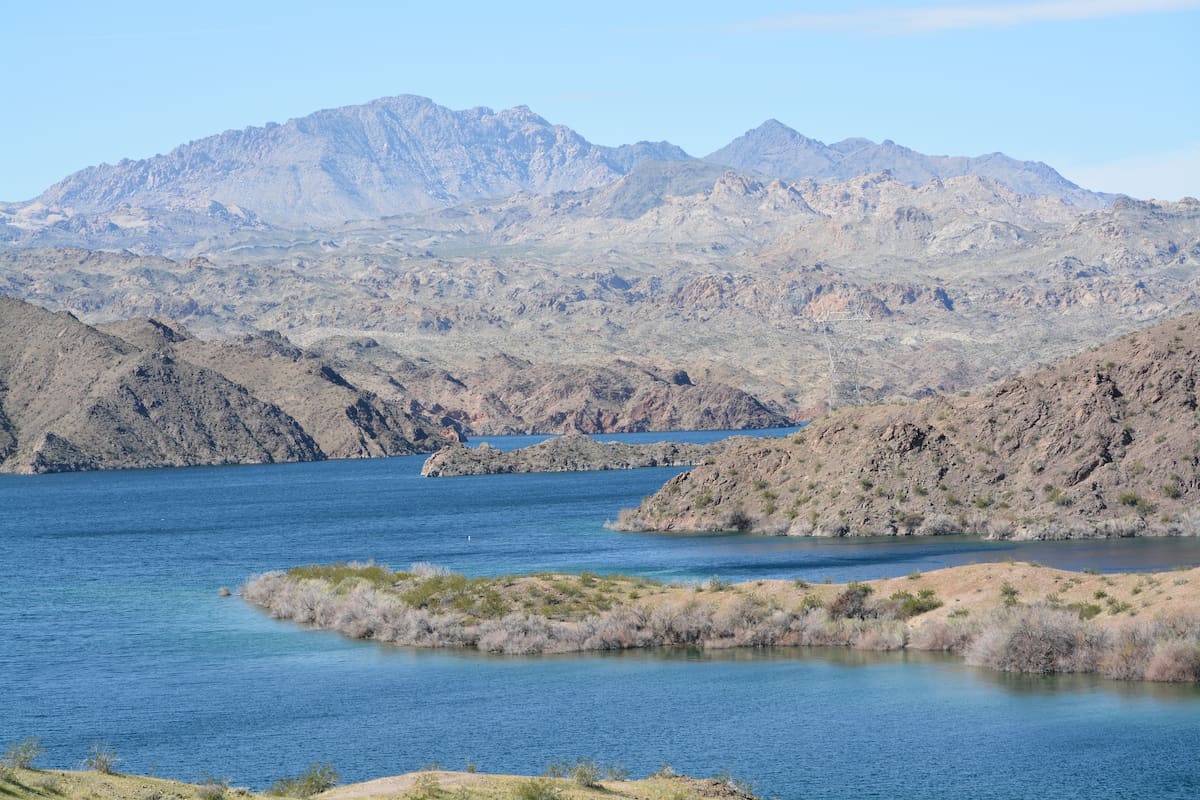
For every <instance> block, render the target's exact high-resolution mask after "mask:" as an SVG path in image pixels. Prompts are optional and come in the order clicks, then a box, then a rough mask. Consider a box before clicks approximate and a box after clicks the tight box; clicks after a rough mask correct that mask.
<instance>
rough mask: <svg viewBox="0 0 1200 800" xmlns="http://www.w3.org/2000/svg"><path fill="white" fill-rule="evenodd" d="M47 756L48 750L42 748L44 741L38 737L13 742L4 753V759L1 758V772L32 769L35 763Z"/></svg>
mask: <svg viewBox="0 0 1200 800" xmlns="http://www.w3.org/2000/svg"><path fill="white" fill-rule="evenodd" d="M45 754H46V748H44V747H42V740H41V739H39V738H38V737H36V736H31V737H29V738H28V739H22V740H21V741H19V742H13V743H12V744H10V745H9V746H8V748H7V749H6V750H5V751H4V757H3V758H0V770H3V769H8V770H13V769H32V768H33V764H34V762H35V761H37V760H38V759H39V758H41V757H42V756H44V755H45Z"/></svg>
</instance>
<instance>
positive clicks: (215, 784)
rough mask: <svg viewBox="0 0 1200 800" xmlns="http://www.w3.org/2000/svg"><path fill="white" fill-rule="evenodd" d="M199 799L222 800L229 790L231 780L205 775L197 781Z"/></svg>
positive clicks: (197, 796)
mask: <svg viewBox="0 0 1200 800" xmlns="http://www.w3.org/2000/svg"><path fill="white" fill-rule="evenodd" d="M196 784H197V785H196V798H197V800H221V799H222V798H223V797H225V792H227V791H228V790H229V781H228V779H225V778H215V777H213V776H212V775H204V776H203V777H201V778H200V780H198V781H196Z"/></svg>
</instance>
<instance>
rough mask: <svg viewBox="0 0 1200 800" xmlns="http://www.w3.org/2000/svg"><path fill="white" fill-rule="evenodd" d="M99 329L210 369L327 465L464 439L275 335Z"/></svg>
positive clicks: (447, 422)
mask: <svg viewBox="0 0 1200 800" xmlns="http://www.w3.org/2000/svg"><path fill="white" fill-rule="evenodd" d="M102 328H103V330H105V331H108V332H110V333H114V334H116V335H118V336H120V337H121V338H123V339H125V340H126V341H129V342H133V343H135V344H137V345H138V346H139V347H141V348H143V349H144V350H147V351H152V352H158V353H164V354H166V355H168V356H170V357H172V358H176V359H183V360H186V361H188V362H189V363H192V364H196V365H199V366H203V367H206V368H208V369H211V370H213V371H216V372H220V373H221V374H223V375H224V376H225V377H227V378H229V379H230V380H232V381H234V382H235V383H237V384H239V385H241V386H245V387H246V388H247V389H249V390H250V392H251V393H253V394H254V396H255V397H257V398H259V399H260V400H263V401H265V402H268V403H271V404H272V405H275V406H278V407H279V408H281V409H283V410H284V411H285V412H286V413H287V414H288V415H289V416H291V417H292V418H293V419H295V420H296V421H297V422H298V423H300V425H301V427H303V428H304V430H305V431H307V432H308V434H309V435H310V436H312V438H313V439H314V440H315V441H316V442H317V444H318V445H320V447H321V450H322V452H324V453H325V455H326V456H328V457H329V458H375V457H380V456H396V455H408V454H411V453H422V452H429V451H430V450H434V449H437V448H439V447H442V446H444V445H445V444H447V443H448V442H457V441H459V439H460V434H459V431H458V425H457V423H456V422H454V421H453V420H451V419H449V418H446V417H443V416H440V415H436V414H434V415H429V414H426V413H425V412H424V409H423V408H422V407H421V405H420V404H419V403H416V402H414V401H412V400H411V399H406V398H404V397H396V398H393V399H384V398H381V397H379V396H378V395H376V394H374V393H373V392H369V391H364V390H362V389H360V388H358V387H357V386H355V385H353V384H352V383H350V382H349V381H347V380H346V378H345V377H343V376H342V375H341V374H339V373H338V371H337V370H336V369H335V368H334V367H333V366H332V365H330V364H329V363H328V362H326V361H324V360H322V359H320V358H319V357H317V355H316V354H314V353H311V352H307V351H305V350H302V349H301V348H299V347H296V346H295V345H293V344H292V343H291V342H289V341H288V340H287V339H285V338H284V337H282V336H281V335H279V334H278V333H274V332H272V333H256V334H246V335H244V336H241V337H238V338H233V339H218V340H212V341H201V340H199V339H196V338H193V337H191V336H189V335H188V334H187V333H186V331H183V330H182V329H179V328H173V327H171V326H169V325H166V324H164V323H162V322H159V321H157V320H129V321H124V322H118V323H111V324H108V325H104V326H102Z"/></svg>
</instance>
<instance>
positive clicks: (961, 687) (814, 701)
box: [0, 434, 1200, 800]
mask: <svg viewBox="0 0 1200 800" xmlns="http://www.w3.org/2000/svg"><path fill="white" fill-rule="evenodd" d="M655 437H656V438H663V437H662V435H661V434H659V435H655ZM494 443H495V442H494ZM497 444H498V445H499V446H509V444H511V442H505V441H501V442H499V443H497ZM421 461H422V459H421V458H420V457H413V458H397V459H388V460H378V461H344V462H327V463H319V464H295V465H281V466H266V467H228V468H199V469H184V470H147V471H126V472H108V473H82V474H72V475H57V476H44V477H39V478H13V477H4V478H0V568H2V569H3V574H4V580H3V581H0V697H3V698H4V701H3V704H2V706H0V743H2V742H4V741H9V740H13V739H17V738H22V737H25V736H31V735H38V736H41V737H42V740H43V743H44V744H45V745H46V746H47V748H48V750H49V754H48V756H47V758H46V763H47V765H54V766H64V767H72V766H76V765H77V764H78V763H79V761H80V760H81V759H82V757H83V756H84V754H85V753H86V751H87V748H88V746H89V744H91V743H92V742H93V741H95V740H106V741H108V742H109V743H111V744H112V745H113V747H115V748H116V749H117V751H118V752H119V754H120V755H121V756H122V757H123V759H124V762H123V764H122V767H123V768H124V769H127V770H128V771H131V772H140V771H150V770H156V771H157V772H159V773H160V774H163V775H169V776H172V777H180V778H185V779H188V778H196V777H199V776H200V775H202V774H206V773H211V774H215V775H222V776H228V777H230V778H232V779H233V780H234V782H235V783H238V784H242V785H250V786H252V787H255V788H262V787H264V786H265V785H266V784H268V783H269V782H270V781H271V780H273V779H274V778H276V777H279V776H281V775H285V774H294V773H296V772H298V771H299V770H300V769H302V768H303V767H304V766H306V765H307V764H309V763H311V762H312V761H316V760H321V761H331V762H333V763H334V764H336V765H337V767H338V768H339V770H340V771H341V772H342V774H343V778H344V780H362V779H366V778H371V777H377V776H380V775H384V774H391V773H395V772H400V771H405V770H410V769H414V768H416V767H418V766H420V765H422V764H426V763H429V762H433V761H437V762H441V763H442V764H444V765H446V766H447V767H450V768H461V767H462V766H464V765H465V764H466V762H467V761H473V762H474V763H476V764H478V765H479V766H480V768H481V769H485V770H491V771H512V772H532V773H536V772H540V771H541V769H542V768H543V767H544V765H545V764H546V762H547V761H550V760H553V759H556V758H574V757H578V756H588V757H595V758H597V759H598V760H600V761H619V762H622V763H624V764H625V765H626V766H627V767H628V768H629V769H630V771H631V772H632V773H633V774H635V775H638V774H644V773H647V772H650V771H652V770H654V769H655V768H656V767H658V766H659V765H660V764H663V763H669V764H671V765H673V766H674V767H675V768H676V769H678V770H686V771H692V772H696V773H699V774H709V773H712V772H714V771H716V770H719V769H728V770H730V771H731V772H733V773H734V774H735V775H737V776H739V777H741V778H745V779H748V780H750V781H751V782H753V783H754V784H755V785H756V786H757V787H758V788H759V789H760V791H762V792H763V793H765V794H769V795H777V796H779V797H783V798H788V799H789V800H790V799H791V798H801V797H851V796H852V797H896V796H923V797H964V796H971V797H980V798H990V797H1006V798H1007V797H1012V798H1016V797H1029V796H1033V795H1038V796H1044V797H1080V798H1083V797H1089V798H1095V797H1114V798H1116V797H1196V796H1198V795H1200V767H1198V766H1197V763H1196V758H1195V754H1196V751H1197V745H1198V744H1200V691H1198V690H1196V689H1194V688H1190V687H1189V688H1180V687H1163V686H1140V685H1126V684H1120V683H1115V682H1109V681H1103V680H1099V679H1092V678H1078V677H1075V678H1046V679H1031V678H1014V677H1012V676H1003V675H998V674H996V673H992V672H987V671H982V670H976V669H972V668H969V667H965V666H962V665H961V664H959V663H958V662H956V661H954V660H948V659H942V658H936V657H931V656H921V655H913V656H905V655H890V656H887V655H884V656H878V655H866V654H860V653H846V652H842V651H790V652H789V651H773V652H757V653H748V652H739V653H721V654H715V655H714V654H701V653H689V652H677V651H672V652H652V653H628V654H619V655H597V656H572V657H562V656H551V657H538V658H496V657H487V656H482V655H479V654H474V653H459V652H421V651H412V650H404V649H397V648H389V647H382V646H378V645H375V644H372V643H366V642H352V641H347V640H345V639H342V638H341V637H339V636H337V635H333V634H328V633H324V632H318V631H311V630H303V629H301V628H299V627H297V626H294V625H291V624H288V623H280V622H275V621H272V620H270V619H268V618H266V617H265V616H264V615H262V614H260V613H259V612H257V611H255V610H253V609H251V608H249V607H247V606H246V605H245V604H243V603H242V602H241V601H240V600H238V599H237V598H229V599H220V598H218V597H217V594H216V590H217V588H218V587H220V586H222V585H227V586H231V587H233V586H236V585H238V584H239V583H241V582H242V581H243V580H244V579H245V578H246V577H247V576H248V575H249V574H251V573H254V572H258V571H263V570H268V569H277V568H282V567H287V566H290V565H294V564H301V563H312V562H328V561H334V560H348V559H375V560H377V561H382V562H386V563H389V564H392V565H393V566H397V567H401V566H407V565H408V564H409V563H411V562H414V561H433V562H436V563H439V564H444V565H447V566H449V567H452V568H454V569H457V570H462V571H465V572H467V573H471V574H490V573H501V572H509V571H524V570H536V569H553V570H581V569H592V570H596V571H600V572H613V571H621V572H630V573H638V574H644V575H649V576H653V577H657V578H662V579H670V580H693V579H703V578H707V577H711V576H713V575H719V576H720V577H722V578H724V579H727V580H744V579H750V578H768V577H805V578H807V579H809V580H822V579H824V578H826V577H829V578H832V579H834V580H837V581H841V580H847V579H855V578H858V579H865V578H874V577H881V576H885V575H892V576H894V575H901V574H907V573H909V572H912V571H914V570H929V569H936V568H938V567H942V566H947V565H952V564H959V563H965V562H971V561H981V560H996V559H1006V558H1015V559H1030V560H1036V561H1039V562H1041V563H1043V564H1047V565H1052V566H1061V567H1065V568H1072V569H1083V568H1096V569H1103V570H1120V569H1134V570H1150V569H1163V568H1169V567H1172V566H1178V565H1184V564H1197V563H1200V541H1197V540H1167V541H1131V540H1123V541H1114V542H1058V543H1023V544H1009V543H991V542H980V541H975V540H970V539H965V538H947V539H934V540H915V541H914V540H877V541H861V540H860V541H798V540H784V539H762V538H754V537H747V536H727V535H713V536H649V535H630V534H617V533H613V532H611V531H608V530H606V529H605V528H604V527H603V523H604V521H605V520H606V519H611V518H614V517H615V516H616V513H617V511H618V510H619V509H620V508H622V507H624V506H628V505H633V504H635V503H636V502H637V501H638V500H639V499H640V498H641V497H642V496H643V495H646V494H649V493H650V492H652V491H653V490H654V489H655V488H657V487H658V486H659V485H661V483H662V482H663V481H664V480H665V479H666V478H667V477H669V476H671V475H673V474H675V473H676V472H678V470H675V469H655V470H638V471H632V472H605V473H583V474H562V475H506V476H488V477H479V478H456V479H442V480H431V479H421V478H420V477H419V476H418V472H419V469H420V465H421Z"/></svg>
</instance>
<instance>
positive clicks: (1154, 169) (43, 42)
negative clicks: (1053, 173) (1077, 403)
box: [0, 0, 1200, 200]
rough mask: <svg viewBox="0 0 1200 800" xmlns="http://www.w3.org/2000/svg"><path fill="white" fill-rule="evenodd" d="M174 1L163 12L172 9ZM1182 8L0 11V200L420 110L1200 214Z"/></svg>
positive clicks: (1197, 124)
mask: <svg viewBox="0 0 1200 800" xmlns="http://www.w3.org/2000/svg"><path fill="white" fill-rule="evenodd" d="M176 5H178V6H179V7H175V6H176ZM1198 43H1200V0H1014V1H1011V2H1010V1H1009V0H996V1H995V2H986V3H967V2H961V1H960V2H940V1H939V0H924V2H887V1H886V0H875V2H870V1H864V2H857V1H855V0H847V1H846V2H810V3H797V2H792V3H787V2H759V1H758V0H743V1H742V2H739V3H730V2H723V3H705V2H702V1H701V0H693V1H692V2H687V3H652V2H637V3H634V2H623V1H621V0H617V1H616V2H605V3H597V4H586V5H585V4H573V5H572V7H568V4H560V3H517V2H508V3H496V2H487V3H475V2H457V3H439V4H437V5H436V6H435V5H434V4H432V3H421V4H417V3H406V2H392V3H385V2H379V3H373V2H353V0H344V2H342V3H339V4H333V3H329V2H305V0H293V1H292V2H287V3H271V2H245V0H239V1H238V2H226V0H210V1H209V2H205V3H188V4H173V3H163V2H161V0H156V1H155V2H120V1H119V0H117V1H115V2H109V3H94V2H86V3H85V2H74V1H73V0H68V1H67V2H56V3H16V2H14V3H11V4H8V7H7V8H6V9H5V10H4V11H3V12H2V15H0V52H2V53H3V54H4V55H3V64H4V74H3V76H2V77H0V86H3V93H2V94H0V97H3V103H4V108H5V113H4V115H3V124H0V199H4V200H23V199H27V198H29V197H32V196H34V195H36V194H38V193H39V192H41V191H42V190H43V189H44V188H46V187H47V186H49V185H50V184H52V183H54V182H55V181H57V180H59V179H60V178H62V177H64V176H66V175H67V174H69V173H71V172H73V171H75V170H77V169H80V168H82V167H85V166H88V165H91V164H97V163H100V162H110V163H111V162H115V161H118V160H120V159H121V158H125V157H128V158H143V157H146V156H151V155H154V154H155V153H165V152H167V151H168V150H170V149H171V148H173V147H174V146H176V145H178V144H181V143H183V142H186V141H189V140H192V139H198V138H202V137H204V136H207V135H210V134H214V133H219V132H221V131H223V130H226V129H229V128H243V127H246V126H249V125H261V124H263V123H265V122H268V121H275V122H282V121H284V120H286V119H288V118H290V117H296V116H303V115H305V114H307V113H310V112H312V111H315V110H317V109H320V108H329V107H334V106H340V105H350V104H354V103H361V102H365V101H367V100H371V99H374V98H376V97H382V96H387V95H395V94H404V93H411V94H419V95H424V96H426V97H430V98H432V99H433V100H435V101H437V102H439V103H441V104H443V105H446V106H450V107H452V108H467V107H472V106H489V107H492V108H497V109H499V108H506V107H509V106H513V105H528V106H530V107H531V108H532V109H533V110H534V111H536V112H537V113H539V114H541V115H542V116H543V117H545V118H547V119H548V120H550V121H551V122H556V123H562V124H565V125H569V126H571V127H572V128H574V129H576V130H577V131H579V132H580V133H581V134H582V135H584V136H585V137H587V138H588V139H590V140H592V141H594V142H597V143H600V144H609V145H616V144H622V143H625V142H631V141H636V140H639V139H651V140H658V139H666V140H669V141H671V142H674V143H675V144H678V145H680V146H681V147H683V148H684V149H686V150H687V151H688V152H690V153H692V154H694V155H704V154H707V153H709V152H711V151H713V150H715V149H717V148H719V147H721V146H722V145H724V144H726V143H727V142H728V141H729V140H730V139H733V138H734V137H736V136H738V135H740V134H742V133H743V132H745V131H746V130H748V129H750V128H753V127H755V126H757V125H758V124H759V123H761V122H763V121H764V120H766V119H768V118H771V117H774V118H776V119H779V120H780V121H782V122H784V123H785V124H787V125H790V126H791V127H793V128H795V129H797V130H799V131H800V132H802V133H804V134H806V135H808V136H812V137H814V138H817V139H821V140H823V141H826V142H831V141H836V140H838V139H842V138H845V137H848V136H866V137H869V138H871V139H875V140H876V141H879V140H882V139H887V138H890V139H894V140H895V141H897V142H899V143H901V144H905V145H908V146H910V147H913V148H915V149H917V150H921V151H923V152H927V153H936V154H953V155H979V154H981V153H988V152H993V151H997V150H999V151H1003V152H1005V153H1008V154H1009V155H1011V156H1014V157H1017V158H1024V159H1036V160H1041V161H1045V162H1047V163H1049V164H1050V165H1051V166H1054V167H1055V168H1057V169H1058V170H1059V171H1060V172H1063V173H1064V174H1065V175H1066V176H1067V177H1068V178H1071V179H1072V180H1075V181H1077V182H1079V183H1081V184H1082V185H1084V186H1087V187H1088V188H1094V189H1101V190H1106V191H1119V192H1126V193H1128V194H1131V195H1134V196H1138V197H1159V198H1163V199H1178V198H1179V197H1181V196H1184V195H1189V194H1190V195H1193V196H1200V88H1198V85H1200V80H1198V76H1200V46H1198Z"/></svg>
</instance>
